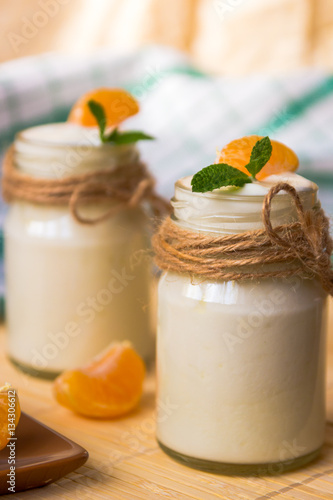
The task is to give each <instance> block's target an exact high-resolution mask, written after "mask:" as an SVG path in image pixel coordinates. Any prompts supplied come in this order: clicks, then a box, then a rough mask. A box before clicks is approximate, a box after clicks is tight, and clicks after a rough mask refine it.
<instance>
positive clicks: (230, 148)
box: [216, 135, 299, 180]
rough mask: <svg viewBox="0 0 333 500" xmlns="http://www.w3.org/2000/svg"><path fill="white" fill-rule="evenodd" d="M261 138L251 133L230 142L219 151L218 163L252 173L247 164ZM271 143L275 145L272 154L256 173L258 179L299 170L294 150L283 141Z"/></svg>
mask: <svg viewBox="0 0 333 500" xmlns="http://www.w3.org/2000/svg"><path fill="white" fill-rule="evenodd" d="M259 139H262V137H261V136H258V135H249V136H247V137H242V138H241V139H236V140H234V141H231V142H229V144H227V145H226V146H225V147H224V148H223V149H222V151H220V152H219V154H218V157H217V160H216V163H228V164H229V165H231V166H232V167H235V168H238V169H239V170H241V171H242V172H244V173H245V174H248V175H250V173H249V172H248V170H247V169H246V168H245V165H247V164H248V163H249V161H250V156H251V151H252V148H253V146H254V145H255V143H256V142H257V141H259ZM271 143H272V147H273V149H272V156H271V157H270V159H269V161H268V162H267V163H266V165H265V166H264V167H263V169H262V170H261V171H260V172H259V173H258V174H257V175H256V178H257V179H258V180H262V179H264V178H265V177H268V176H269V175H273V174H282V173H283V172H294V171H295V170H297V167H298V164H299V161H298V158H297V156H296V154H295V153H294V151H292V150H291V149H290V148H288V147H287V146H285V145H284V144H282V142H278V141H273V140H271Z"/></svg>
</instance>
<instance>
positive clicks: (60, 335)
mask: <svg viewBox="0 0 333 500" xmlns="http://www.w3.org/2000/svg"><path fill="white" fill-rule="evenodd" d="M89 96H90V97H91V95H90V94H89ZM92 97H94V98H96V99H97V101H98V102H102V103H103V104H105V109H106V111H105V112H106V114H107V113H108V109H109V108H110V106H111V104H112V103H114V102H116V104H117V107H114V109H115V110H118V109H121V108H120V107H119V103H120V104H122V105H123V109H121V114H119V112H117V111H114V112H113V111H112V109H113V108H112V106H111V117H110V116H108V115H107V116H106V118H107V119H108V120H109V121H110V120H111V122H112V120H113V122H112V123H113V126H112V127H110V130H111V132H110V133H112V131H115V130H116V131H117V134H118V136H117V138H116V139H117V140H110V141H108V140H105V141H104V140H101V137H102V131H101V130H98V128H97V126H94V123H95V125H96V120H95V122H94V116H92V115H91V114H89V110H87V97H84V100H83V102H81V103H80V102H79V105H78V106H76V107H74V109H73V111H72V115H73V113H74V119H71V120H70V121H69V122H66V123H57V124H49V125H42V126H39V127H33V128H30V129H27V130H24V131H23V132H21V133H19V134H18V135H17V137H16V140H15V144H14V147H13V152H12V157H11V161H12V163H13V166H14V169H15V170H14V173H15V172H19V174H20V175H21V174H22V175H23V176H26V178H23V180H22V182H28V184H27V185H26V186H27V187H28V189H30V191H31V190H32V189H33V190H34V191H33V192H34V193H36V202H35V201H34V199H25V197H24V194H23V195H22V199H21V198H20V195H19V194H16V191H15V189H16V188H17V182H16V184H15V182H13V180H12V173H11V177H10V176H8V179H7V178H5V181H4V182H5V183H4V191H5V194H6V192H7V191H8V190H9V194H10V196H11V195H12V193H11V190H12V186H13V185H14V195H15V196H14V199H10V201H11V205H10V210H9V214H8V217H7V221H6V224H5V258H6V284H7V293H6V301H7V320H8V329H9V335H8V350H9V355H10V357H11V359H12V360H13V361H14V362H15V363H16V364H17V365H19V366H20V367H21V368H22V369H24V370H27V371H29V372H30V373H34V374H39V375H41V376H44V377H53V376H55V375H56V374H57V373H59V372H61V371H63V370H64V369H67V368H73V367H75V366H78V365H80V364H83V363H85V362H87V361H89V360H90V359H91V357H93V356H94V355H96V354H98V353H99V352H100V351H101V350H103V349H104V348H105V347H106V346H107V345H108V344H109V343H110V342H112V341H122V340H129V341H131V342H132V343H133V345H134V346H135V348H136V349H137V350H138V352H139V353H140V354H141V355H142V356H143V358H144V359H145V360H146V361H148V360H150V359H151V357H152V354H153V352H154V338H153V311H152V307H151V305H152V303H151V292H152V289H151V288H152V281H151V259H150V258H149V248H150V238H149V231H150V228H149V218H150V217H151V214H152V212H151V211H150V209H149V207H148V208H147V205H148V203H149V202H147V203H146V204H145V200H144V199H143V201H142V203H137V204H136V205H135V206H133V207H132V206H130V205H129V204H127V202H125V201H126V200H125V198H124V201H123V202H120V201H119V199H118V198H119V196H118V198H117V197H114V196H113V192H112V189H113V186H111V187H110V192H111V194H110V199H107V198H106V197H105V196H104V198H103V199H102V200H101V201H99V200H98V197H99V195H100V192H102V194H104V192H103V189H104V186H106V187H105V189H107V186H108V185H107V182H109V181H110V179H109V178H106V179H103V178H101V176H100V174H98V175H99V177H98V179H97V180H99V179H102V181H99V183H98V182H97V181H95V173H96V174H97V173H98V172H100V171H101V170H103V171H105V172H107V175H109V173H110V172H111V173H112V172H115V171H117V172H119V179H120V180H117V179H118V177H116V181H117V182H119V183H120V182H121V184H119V185H120V187H122V186H123V184H124V183H125V184H126V182H127V181H126V171H127V170H128V169H129V168H130V167H131V166H133V165H137V164H138V163H139V162H140V157H139V150H138V148H137V146H136V140H137V139H135V138H134V140H133V141H127V140H125V141H124V136H123V135H122V134H121V132H119V131H118V126H116V124H117V125H118V122H119V120H123V119H124V117H125V115H126V113H127V115H128V116H130V115H131V114H134V111H135V109H133V106H134V107H135V102H134V99H133V98H132V97H131V96H129V95H128V94H127V93H125V92H123V91H121V90H117V91H113V90H112V89H110V90H108V89H106V90H104V91H103V92H98V91H97V92H95V93H92ZM101 97H102V98H101ZM115 98H117V99H116V100H115ZM103 99H104V101H103ZM105 99H106V100H107V99H109V101H110V102H109V107H108V103H107V102H105ZM131 106H132V108H131ZM80 113H81V114H80ZM109 114H110V113H109ZM108 125H110V123H109V122H108ZM103 133H104V132H103ZM135 133H136V132H135ZM124 135H126V133H124ZM120 136H121V137H120ZM119 137H120V140H119ZM140 138H142V136H141V137H140ZM125 139H126V138H125ZM132 139H133V137H132ZM118 140H119V141H118ZM133 171H134V170H133ZM89 175H90V177H89ZM128 175H129V174H128ZM76 176H86V177H85V180H84V182H82V186H81V185H79V186H78V187H79V189H81V187H82V189H81V194H82V195H83V199H82V200H81V201H80V203H79V204H78V206H77V207H76V208H75V210H76V212H75V213H76V214H77V216H78V217H80V218H82V220H83V221H84V222H85V223H81V220H77V219H76V218H75V217H74V216H73V213H71V212H70V207H69V202H68V201H66V202H65V203H62V202H58V200H57V199H56V197H57V196H58V194H57V193H58V191H59V193H60V194H61V196H64V197H65V196H67V191H66V190H68V191H69V192H71V191H73V190H74V188H73V187H72V185H68V186H67V185H63V184H61V186H60V187H59V186H58V185H56V188H53V187H52V186H53V185H52V182H53V181H54V182H58V181H64V182H65V181H66V179H73V178H75V177H76ZM87 176H88V177H87ZM31 179H32V181H31ZM108 179H109V180H108ZM14 181H16V179H15V178H14ZM36 181H37V182H40V183H42V182H44V181H45V182H46V183H47V182H48V183H49V182H51V187H50V184H47V189H48V193H47V196H48V197H49V198H50V200H49V201H46V202H45V200H44V201H43V193H44V191H43V190H42V189H41V184H36ZM20 182H21V179H20ZM31 182H32V184H31ZM94 182H95V184H94ZM112 182H113V181H112ZM89 183H90V184H89ZM26 186H25V187H26ZM31 186H32V187H31ZM42 187H43V186H42ZM95 187H96V199H94V198H93V197H92V196H95V192H94V191H91V190H94V189H95ZM130 187H131V186H130ZM88 188H89V190H90V191H89V193H91V194H92V196H91V195H90V198H89V200H88V202H87V201H86V198H84V196H85V195H86V192H88ZM6 190H7V191H6ZM57 190H58V191H57ZM101 190H102V191H101ZM89 193H88V194H89ZM7 194H8V193H7ZM60 194H59V196H60ZM106 194H107V193H106ZM52 196H54V198H52ZM66 199H67V198H66ZM70 200H71V198H70ZM120 203H123V204H121V205H120V209H118V208H119V207H118V205H119V204H120ZM144 205H145V206H144ZM113 209H115V210H114V213H113V212H112V213H111V214H110V216H108V211H110V210H111V211H112V210H113ZM105 214H106V216H105V217H104V215H105ZM103 217H104V218H103ZM100 219H101V220H100Z"/></svg>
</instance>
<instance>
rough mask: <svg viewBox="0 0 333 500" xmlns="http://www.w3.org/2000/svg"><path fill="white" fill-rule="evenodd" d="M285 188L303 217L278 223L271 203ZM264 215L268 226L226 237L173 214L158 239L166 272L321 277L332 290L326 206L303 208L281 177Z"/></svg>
mask: <svg viewBox="0 0 333 500" xmlns="http://www.w3.org/2000/svg"><path fill="white" fill-rule="evenodd" d="M282 190H283V191H286V192H287V193H288V194H289V195H290V196H291V197H292V199H293V201H294V204H295V207H296V211H297V215H298V221H297V222H293V223H290V224H285V225H280V226H277V227H274V228H273V226H272V223H271V218H270V216H271V204H272V200H273V198H274V197H275V196H276V195H277V193H279V191H282ZM262 217H263V224H264V229H258V230H255V231H247V232H244V233H240V234H234V235H223V236H212V235H210V234H204V233H196V232H193V231H190V230H187V229H182V228H180V227H179V226H178V225H177V224H175V223H174V222H173V221H172V220H171V218H170V217H168V218H167V219H165V220H164V222H163V223H162V224H161V226H160V228H159V231H158V233H157V234H156V235H155V236H154V238H153V246H154V250H155V255H156V257H155V261H156V264H157V265H158V266H159V267H160V268H161V269H163V270H166V271H175V272H181V273H189V274H191V275H199V276H202V277H205V278H207V279H211V280H223V281H229V280H247V279H254V278H268V277H276V278H284V277H289V276H295V275H298V276H302V277H312V278H314V277H316V278H318V279H319V280H320V282H321V284H322V286H323V288H324V289H325V290H326V291H327V292H328V293H329V294H330V295H333V270H332V268H331V253H332V249H333V242H332V239H331V237H330V234H329V220H328V218H327V217H326V215H325V213H324V211H323V210H322V209H321V208H319V207H316V208H313V209H311V210H304V207H303V205H302V202H301V200H300V197H299V196H298V194H297V192H296V189H295V188H294V187H292V186H291V185H290V184H287V183H283V182H281V183H279V184H277V185H276V186H273V187H272V188H271V189H270V191H269V192H268V193H267V195H266V196H265V199H264V203H263V208H262Z"/></svg>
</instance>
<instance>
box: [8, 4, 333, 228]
mask: <svg viewBox="0 0 333 500" xmlns="http://www.w3.org/2000/svg"><path fill="white" fill-rule="evenodd" d="M0 33H1V43H0V155H1V154H3V152H4V150H5V149H6V147H7V146H8V145H9V144H10V143H11V142H12V141H13V139H14V137H15V134H16V133H17V132H18V131H19V130H21V129H23V128H26V127H29V126H33V125H38V124H42V123H48V122H54V121H63V120H66V118H67V115H68V112H69V110H70V108H71V106H72V105H73V103H74V102H75V101H76V100H77V98H78V97H79V96H80V95H82V94H83V93H85V92H86V91H88V90H90V89H92V88H96V87H101V86H111V87H112V86H121V87H125V88H126V89H128V90H129V91H131V92H132V93H133V95H134V96H135V97H136V98H137V99H138V101H139V103H140V107H141V112H140V114H139V115H137V116H135V117H133V118H131V119H130V120H128V121H126V126H124V128H133V127H134V126H135V127H138V128H140V129H142V130H144V131H146V132H147V133H151V134H153V135H154V136H156V138H157V140H156V141H154V142H150V141H149V143H148V141H147V143H146V144H143V143H142V144H140V148H141V151H142V154H143V156H144V159H145V160H146V161H147V162H148V164H149V165H150V168H151V169H152V171H153V173H154V174H155V176H156V178H157V180H158V189H159V191H160V192H161V193H162V194H164V195H166V196H171V195H172V191H173V184H174V182H175V180H176V179H177V178H179V177H181V176H183V175H187V174H191V173H194V172H195V171H197V170H199V169H200V168H202V167H203V166H206V165H208V164H210V163H212V162H213V161H214V160H215V152H216V148H218V149H221V148H222V147H223V145H225V144H226V143H227V142H229V141H230V140H232V139H234V138H237V137H241V136H244V135H248V134H253V133H257V134H260V135H269V136H270V137H271V138H274V139H277V140H281V141H282V142H285V143H286V144H287V145H288V146H290V147H291V148H293V149H294V150H295V151H296V153H297V154H298V156H299V158H300V170H299V172H300V173H301V174H303V175H305V176H307V177H309V178H311V180H313V181H315V182H317V183H318V185H319V188H320V198H321V200H322V203H323V205H324V207H325V209H326V210H327V211H328V213H329V214H331V215H332V214H333V196H332V193H333V160H332V159H333V76H332V69H333V57H332V54H333V1H332V0H269V1H267V0H15V2H14V1H13V0H1V16H0ZM1 207H2V208H1V214H2V215H1V220H2V217H3V214H4V213H5V207H4V206H3V204H2V206H1ZM1 220H0V226H1Z"/></svg>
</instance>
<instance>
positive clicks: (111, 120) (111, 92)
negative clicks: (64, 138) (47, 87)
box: [67, 88, 139, 127]
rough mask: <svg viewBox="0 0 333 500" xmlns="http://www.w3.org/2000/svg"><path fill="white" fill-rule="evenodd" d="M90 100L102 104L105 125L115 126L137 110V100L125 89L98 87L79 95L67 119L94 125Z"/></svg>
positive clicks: (87, 125)
mask: <svg viewBox="0 0 333 500" xmlns="http://www.w3.org/2000/svg"><path fill="white" fill-rule="evenodd" d="M90 100H94V101H96V102H98V103H99V104H101V105H102V106H103V108H104V111H105V114H106V127H116V126H117V125H119V123H121V122H123V121H124V120H126V118H129V117H130V116H133V115H136V113H138V111H139V104H138V102H137V101H136V99H134V97H133V96H132V95H131V94H129V93H128V92H126V90H123V89H108V88H100V89H95V90H91V91H90V92H87V93H86V94H84V95H83V96H82V97H80V98H79V99H78V100H77V101H76V103H75V104H74V106H73V107H72V109H71V111H70V113H69V116H68V118H67V121H68V122H71V123H76V124H77V125H82V126H84V127H96V126H97V123H96V118H95V117H94V115H93V114H92V113H91V111H90V109H89V107H88V101H90Z"/></svg>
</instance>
